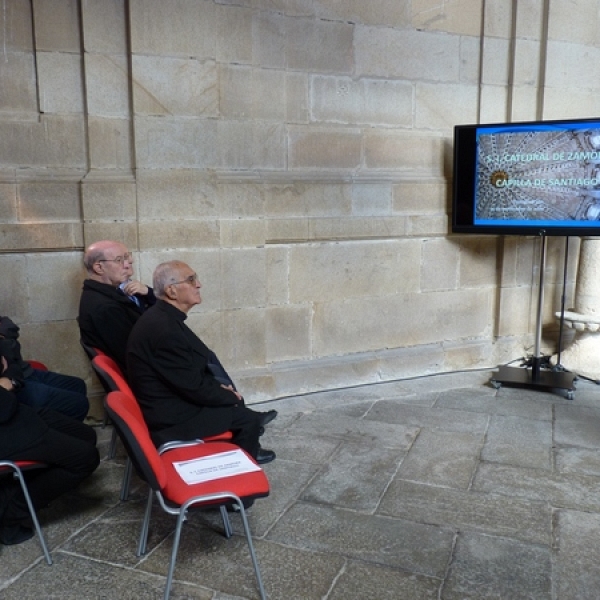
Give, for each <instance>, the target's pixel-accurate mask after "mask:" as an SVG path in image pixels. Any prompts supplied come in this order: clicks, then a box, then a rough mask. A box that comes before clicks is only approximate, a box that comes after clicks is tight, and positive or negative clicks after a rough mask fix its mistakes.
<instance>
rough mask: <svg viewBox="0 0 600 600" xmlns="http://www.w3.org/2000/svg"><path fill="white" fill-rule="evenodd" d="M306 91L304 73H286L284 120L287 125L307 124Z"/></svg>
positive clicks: (307, 104)
mask: <svg viewBox="0 0 600 600" xmlns="http://www.w3.org/2000/svg"><path fill="white" fill-rule="evenodd" d="M308 90H309V87H308V75H307V74H306V73H286V76H285V102H286V106H285V120H286V122H287V123H308V121H309V119H310V106H309V99H308Z"/></svg>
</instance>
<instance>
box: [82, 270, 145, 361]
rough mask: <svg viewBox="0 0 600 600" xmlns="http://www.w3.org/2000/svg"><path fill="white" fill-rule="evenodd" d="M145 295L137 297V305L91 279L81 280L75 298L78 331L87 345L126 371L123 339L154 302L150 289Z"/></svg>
mask: <svg viewBox="0 0 600 600" xmlns="http://www.w3.org/2000/svg"><path fill="white" fill-rule="evenodd" d="M149 290H150V291H149V293H148V295H147V296H137V297H138V298H139V300H140V301H141V306H138V305H137V304H135V302H132V301H131V300H130V299H129V298H128V297H127V296H126V295H125V294H123V292H121V290H119V289H118V288H116V287H113V286H112V285H109V284H107V283H100V282H98V281H94V280H93V279H86V280H85V281H84V282H83V291H82V292H81V298H80V300H79V316H78V317H77V322H78V323H79V331H80V333H81V339H82V340H83V342H84V343H85V344H87V345H88V346H92V347H94V348H99V349H100V350H102V351H103V352H105V353H106V354H108V355H109V356H110V357H112V358H113V359H114V360H115V361H116V362H117V364H118V365H119V367H121V369H122V370H123V372H126V370H127V364H126V362H127V361H126V349H127V339H128V338H129V334H130V333H131V329H132V328H133V326H134V325H135V323H136V321H137V320H138V319H139V318H140V317H141V316H142V314H143V312H144V310H145V309H146V308H148V307H149V306H152V305H153V304H154V303H155V302H156V298H155V297H154V292H153V291H152V288H149Z"/></svg>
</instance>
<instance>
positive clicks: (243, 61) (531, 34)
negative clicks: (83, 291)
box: [0, 0, 600, 401]
mask: <svg viewBox="0 0 600 600" xmlns="http://www.w3.org/2000/svg"><path fill="white" fill-rule="evenodd" d="M510 4H514V7H513V6H509V5H510ZM557 4H558V5H557ZM565 10H567V7H566V6H563V5H562V4H561V3H548V2H542V3H539V2H536V1H535V0H527V1H524V2H519V3H518V5H517V3H516V2H515V3H508V2H503V1H501V0H495V1H492V2H489V1H488V2H485V3H483V2H477V1H475V0H474V1H472V2H470V3H465V2H454V3H453V2H449V3H441V4H440V3H438V2H431V0H413V1H412V2H398V1H396V0H369V2H364V1H363V0H347V1H344V2H338V1H334V0H221V1H215V0H169V2H164V1H163V0H129V1H117V0H81V1H77V0H11V1H10V2H6V3H5V6H4V8H3V12H2V13H1V14H0V20H1V21H2V27H0V36H1V37H2V48H3V60H1V61H0V201H1V202H0V231H1V234H2V238H1V242H0V251H1V254H0V272H1V273H2V280H3V282H4V284H5V285H4V286H3V294H2V302H1V308H0V313H1V314H9V315H11V316H12V317H13V318H15V319H16V320H17V321H18V322H19V323H20V324H21V325H22V337H23V344H24V347H25V349H26V352H27V354H28V355H29V356H30V357H35V358H37V359H40V360H44V361H46V362H47V363H48V364H49V366H50V367H52V368H54V369H56V370H60V371H64V372H69V373H74V374H79V375H81V376H83V377H86V378H87V380H88V382H89V383H90V385H96V384H94V380H93V378H92V377H91V372H90V370H89V364H88V362H87V359H86V358H85V357H84V355H83V352H82V351H81V350H80V348H79V345H78V337H79V336H78V330H77V324H76V322H75V317H76V314H77V302H78V296H79V288H80V283H81V280H82V279H83V277H84V274H83V271H82V268H81V266H80V265H81V257H82V249H83V248H84V247H85V245H87V244H88V243H90V242H92V241H94V240H97V239H103V238H114V239H119V240H123V241H124V242H125V243H126V244H128V245H129V247H130V248H131V249H132V250H134V252H135V256H136V261H137V262H136V268H137V270H138V273H139V275H140V277H141V278H142V279H143V280H144V281H147V282H149V281H150V279H151V274H152V271H153V269H154V267H155V266H156V264H157V263H159V262H162V261H164V260H168V259H171V258H174V257H177V258H182V259H184V260H186V261H188V262H189V263H190V264H191V265H192V267H193V268H194V269H196V270H197V272H198V274H199V276H200V279H201V281H202V283H203V297H204V302H203V304H202V305H201V306H200V307H197V308H196V309H194V310H193V312H192V313H191V314H190V318H189V322H190V324H191V326H192V327H193V328H194V329H195V330H196V331H197V332H198V333H199V334H200V335H202V337H203V338H204V339H205V340H206V342H207V343H208V344H209V345H210V346H212V347H213V348H214V349H215V350H216V351H217V352H218V354H219V355H220V356H221V357H222V360H223V361H224V362H225V363H226V364H227V366H228V367H230V370H231V371H232V372H233V373H234V374H235V375H236V377H237V378H238V379H240V380H241V387H242V389H244V391H245V394H246V396H247V398H248V399H249V400H250V401H256V400H261V399H264V398H267V397H272V396H280V395H286V394H294V393H299V392H302V391H311V390H315V389H321V388H324V387H337V386H347V385H358V384H361V383H366V382H372V381H378V380H388V379H395V378H401V377H407V376H415V375H421V374H425V373H432V372H440V371H447V370H451V369H470V368H477V367H489V366H493V365H496V364H498V363H500V362H505V361H508V360H512V359H514V358H518V357H519V356H523V355H524V354H525V353H526V352H530V351H531V345H532V340H533V336H532V333H533V328H534V326H535V318H534V315H535V302H536V298H537V290H536V289H535V286H536V282H537V281H538V273H537V270H538V267H537V265H538V263H539V258H538V251H539V248H538V245H539V244H538V242H537V240H533V239H528V238H516V237H515V238H510V237H509V238H495V237H472V236H456V235H451V234H450V233H449V214H450V187H451V169H452V133H453V126H454V125H456V124H459V123H475V122H503V121H508V120H527V119H538V118H560V117H572V116H573V117H575V116H594V115H597V114H598V112H599V110H598V100H597V98H598V90H597V87H598V85H599V84H598V83H597V82H598V81H600V78H598V77H594V76H593V74H594V73H595V70H597V69H598V67H597V65H598V64H600V61H598V60H597V59H598V54H599V53H600V50H599V49H598V47H597V44H598V42H597V36H596V35H595V32H596V30H597V27H598V14H597V13H598V11H597V3H596V2H595V1H593V0H586V1H584V0H578V1H577V2H573V3H569V7H568V15H565V14H563V13H564V11H565ZM571 249H572V252H571V265H570V267H571V268H570V269H569V272H570V273H571V275H570V281H569V289H568V294H569V297H572V288H573V281H572V279H573V277H574V276H575V275H574V274H575V266H576V261H577V244H576V243H575V244H573V245H571ZM573 250H574V251H573ZM562 253H563V241H562V240H550V243H549V257H548V260H547V273H546V283H547V285H548V290H547V293H546V300H547V302H546V304H547V306H545V310H544V315H545V323H546V325H547V330H548V332H547V333H548V335H547V336H546V337H545V338H544V343H545V344H546V346H547V347H548V348H550V349H554V347H555V342H556V335H555V332H556V325H555V323H554V318H553V313H554V311H555V310H556V309H557V305H558V304H557V303H558V300H559V298H560V294H561V291H562V290H561V287H560V282H561V278H562V261H563V256H562ZM94 389H95V390H96V391H97V387H95V388H94Z"/></svg>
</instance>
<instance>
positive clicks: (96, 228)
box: [82, 221, 138, 249]
mask: <svg viewBox="0 0 600 600" xmlns="http://www.w3.org/2000/svg"><path fill="white" fill-rule="evenodd" d="M83 240H84V242H83V244H82V245H84V246H86V247H87V246H89V245H90V244H92V243H93V242H97V241H99V240H118V241H119V242H122V243H123V244H125V245H126V246H127V247H128V248H130V249H133V248H137V247H138V227H137V223H135V222H131V221H116V222H107V221H93V222H91V223H84V225H83Z"/></svg>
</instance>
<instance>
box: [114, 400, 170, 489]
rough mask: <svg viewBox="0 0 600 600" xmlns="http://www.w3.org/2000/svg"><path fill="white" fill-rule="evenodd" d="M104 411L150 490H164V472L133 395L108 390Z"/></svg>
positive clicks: (165, 478) (165, 480) (165, 475)
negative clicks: (106, 412)
mask: <svg viewBox="0 0 600 600" xmlns="http://www.w3.org/2000/svg"><path fill="white" fill-rule="evenodd" d="M106 410H107V411H108V414H109V416H110V418H111V420H112V422H113V425H114V426H115V427H116V429H117V433H118V434H119V437H120V438H121V441H122V442H123V445H124V446H125V448H126V449H127V453H128V454H129V458H130V459H131V460H132V462H133V464H134V465H135V466H136V469H137V470H138V473H139V474H140V475H141V476H142V477H143V479H145V480H146V481H147V482H148V484H149V485H150V487H151V488H152V489H153V490H161V489H163V488H164V487H165V485H166V482H167V474H166V471H165V468H164V466H163V463H162V461H161V460H160V456H159V454H158V451H157V450H156V447H155V446H154V444H153V443H152V439H151V438H150V432H149V431H148V426H147V425H146V422H145V421H144V416H143V415H142V411H141V409H140V405H139V404H138V402H137V400H136V399H135V397H134V396H133V395H131V396H130V395H128V394H126V393H123V392H122V391H115V392H110V393H109V394H108V395H107V396H106Z"/></svg>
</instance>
